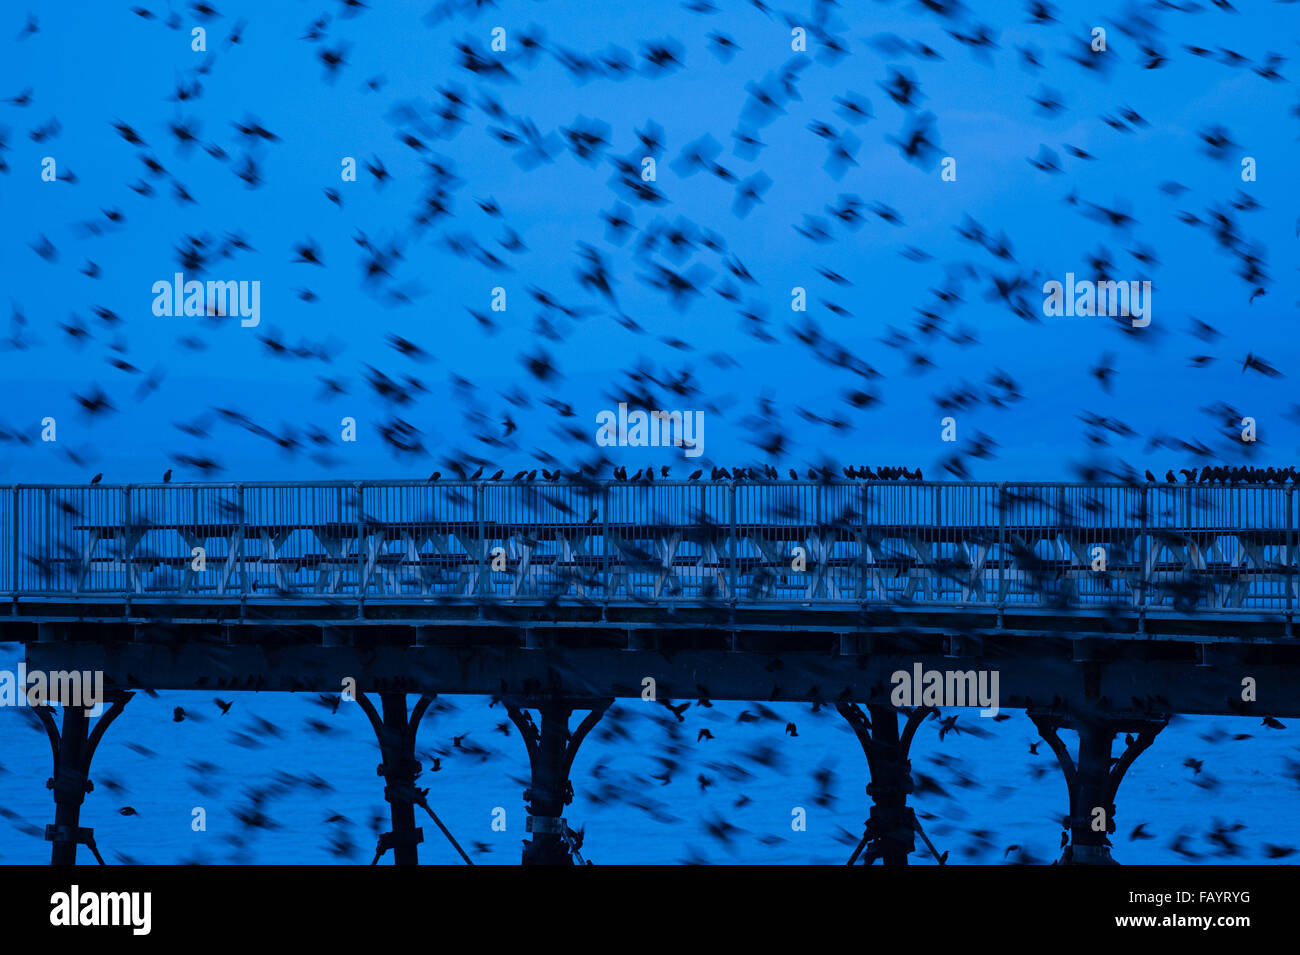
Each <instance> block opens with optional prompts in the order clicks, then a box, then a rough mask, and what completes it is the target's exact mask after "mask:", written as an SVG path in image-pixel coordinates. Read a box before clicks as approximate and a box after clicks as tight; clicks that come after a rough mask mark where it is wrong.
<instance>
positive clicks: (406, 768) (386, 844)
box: [357, 690, 433, 865]
mask: <svg viewBox="0 0 1300 955" xmlns="http://www.w3.org/2000/svg"><path fill="white" fill-rule="evenodd" d="M357 702H358V703H360V704H361V709H362V710H364V711H365V714H366V716H367V717H368V718H369V720H370V725H371V727H372V728H373V729H374V731H375V738H376V739H377V740H378V741H379V754H380V758H381V759H382V760H383V762H381V763H380V764H379V767H378V769H377V770H376V773H377V774H378V775H380V776H383V777H384V799H386V800H388V811H389V815H390V817H391V818H392V822H393V828H392V831H390V832H385V833H384V834H383V835H381V836H380V837H379V845H378V846H377V848H376V851H375V861H376V862H377V861H378V860H379V857H380V856H382V855H383V854H384V853H385V852H386V851H387V850H389V849H392V850H393V864H394V865H419V864H420V854H419V849H418V846H419V845H420V843H421V842H423V841H424V830H423V829H421V828H419V827H418V826H416V824H415V807H416V806H417V805H419V804H420V803H422V802H424V797H425V795H426V793H427V792H428V790H420V789H417V788H416V786H415V781H416V780H417V779H418V778H419V776H420V770H421V766H420V764H419V762H418V761H417V760H416V758H415V734H416V732H417V731H418V730H419V728H420V720H421V719H422V718H423V717H424V714H425V711H426V710H427V709H428V708H429V704H430V703H432V702H433V699H432V697H428V696H422V697H420V700H419V702H417V703H416V704H415V706H414V707H413V708H412V710H411V715H410V718H409V719H408V718H407V715H406V693H405V692H403V691H401V690H385V691H383V692H381V693H380V694H379V702H380V706H381V707H382V708H383V716H382V717H381V716H380V714H379V713H378V712H376V710H375V706H374V704H373V703H371V702H370V701H369V700H368V699H366V696H365V694H364V693H358V694H357Z"/></svg>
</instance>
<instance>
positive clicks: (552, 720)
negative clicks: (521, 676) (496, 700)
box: [506, 698, 614, 865]
mask: <svg viewBox="0 0 1300 955" xmlns="http://www.w3.org/2000/svg"><path fill="white" fill-rule="evenodd" d="M613 702H614V701H613V700H612V699H606V700H597V701H594V702H593V701H587V702H583V701H580V700H572V699H564V698H547V699H544V700H541V701H540V702H539V703H538V704H537V705H536V706H535V707H533V708H534V709H536V710H537V715H538V719H537V722H536V723H534V722H533V718H532V715H531V714H529V713H527V712H526V711H525V710H524V709H523V708H521V707H520V706H516V705H512V704H509V703H507V704H506V712H507V713H508V714H509V715H510V719H511V720H512V721H513V722H514V724H515V726H516V727H518V729H519V735H520V736H522V737H523V738H524V745H525V746H526V747H527V748H528V762H529V764H530V765H531V767H532V785H531V786H529V788H528V789H527V790H525V791H524V800H525V801H526V802H527V803H528V832H529V833H531V835H532V839H531V840H530V841H528V842H525V843H524V852H523V860H522V861H523V864H524V865H573V854H574V852H576V851H577V849H578V848H579V845H578V844H574V841H573V833H572V831H571V830H570V829H569V828H568V824H567V823H566V822H565V820H564V807H565V806H566V805H568V804H569V803H571V802H572V801H573V784H572V783H571V782H570V781H569V772H570V770H572V768H573V759H574V757H575V756H577V755H578V747H579V746H580V745H581V744H582V741H583V739H585V738H586V736H587V734H588V733H590V732H591V730H592V728H593V727H594V726H595V725H596V723H598V722H599V721H600V718H601V717H602V716H604V715H605V711H606V710H607V709H609V707H610V705H611V704H612V703H613ZM579 709H585V710H587V711H588V712H587V715H586V716H584V717H583V719H582V722H581V723H579V724H578V726H577V728H576V729H574V730H572V731H570V730H569V717H570V716H571V715H572V713H573V711H574V710H579Z"/></svg>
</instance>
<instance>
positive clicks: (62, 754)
mask: <svg viewBox="0 0 1300 955" xmlns="http://www.w3.org/2000/svg"><path fill="white" fill-rule="evenodd" d="M133 695H134V694H132V693H127V692H124V691H118V690H110V691H108V692H107V693H105V694H104V702H106V703H108V704H109V707H108V710H107V711H106V712H105V713H103V715H101V716H100V717H99V718H98V719H97V720H96V721H95V726H94V728H93V729H92V728H91V726H90V716H89V714H88V713H87V711H86V710H85V709H83V708H82V707H79V706H64V707H63V731H62V732H60V731H59V726H58V724H57V723H56V722H55V720H54V715H53V714H52V713H51V712H50V708H49V707H48V706H45V705H41V706H37V707H35V712H36V715H37V716H38V717H39V718H40V720H41V724H42V725H43V726H44V727H45V735H46V736H48V737H49V739H50V749H51V751H52V754H53V756H54V775H53V776H51V777H50V778H49V779H48V780H47V781H46V783H45V786H46V788H47V789H51V790H53V792H54V825H52V826H46V827H45V839H46V841H48V842H50V843H51V844H52V845H51V848H50V865H76V864H77V846H78V845H85V846H87V847H89V849H90V851H91V852H93V853H94V854H95V858H96V859H97V860H98V861H99V862H100V864H103V861H104V860H103V859H102V858H100V855H99V849H98V848H97V847H96V846H95V830H94V829H91V828H83V827H82V826H81V804H82V803H83V802H84V801H85V799H86V794H87V793H89V792H93V791H94V789H95V785H94V783H92V782H91V781H90V761H91V760H92V759H93V758H94V756H95V750H96V749H97V748H98V746H99V742H100V740H102V739H103V738H104V733H105V732H107V730H108V728H109V726H111V725H112V723H113V721H114V720H115V719H117V718H118V716H119V715H120V714H121V712H122V710H123V708H125V706H126V704H127V702H128V701H129V700H130V699H131V697H132V696H133Z"/></svg>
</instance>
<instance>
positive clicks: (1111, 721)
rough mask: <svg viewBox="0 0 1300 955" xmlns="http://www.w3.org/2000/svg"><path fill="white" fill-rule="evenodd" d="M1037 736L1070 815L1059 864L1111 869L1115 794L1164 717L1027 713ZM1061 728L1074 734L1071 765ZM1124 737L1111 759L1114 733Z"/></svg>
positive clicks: (1163, 720)
mask: <svg viewBox="0 0 1300 955" xmlns="http://www.w3.org/2000/svg"><path fill="white" fill-rule="evenodd" d="M1029 718H1030V719H1031V720H1033V721H1034V726H1035V727H1037V728H1038V735H1040V736H1041V737H1042V738H1043V739H1045V740H1046V741H1047V745H1049V746H1050V747H1052V752H1053V753H1055V754H1056V760H1057V762H1058V763H1060V765H1061V771H1062V772H1063V773H1064V774H1065V786H1066V789H1067V791H1068V792H1069V797H1070V815H1069V817H1068V818H1067V819H1066V821H1065V828H1066V830H1067V831H1068V832H1069V843H1068V844H1067V845H1066V846H1065V847H1064V850H1063V851H1062V853H1061V858H1060V860H1059V863H1058V864H1060V865H1117V864H1118V863H1116V862H1115V860H1114V859H1112V858H1111V855H1110V839H1109V835H1110V833H1112V832H1114V831H1115V794H1116V792H1117V791H1118V790H1119V784H1120V783H1121V782H1122V781H1123V779H1124V774H1125V773H1126V772H1128V768H1129V767H1130V766H1132V765H1133V761H1134V760H1135V759H1137V758H1138V756H1139V755H1140V754H1141V753H1142V752H1143V751H1145V750H1146V749H1147V747H1149V746H1150V745H1151V744H1152V743H1153V742H1155V738H1156V734H1157V733H1159V732H1160V731H1161V730H1162V729H1164V727H1165V725H1166V724H1167V723H1168V722H1169V720H1168V717H1166V718H1164V719H1118V718H1114V717H1107V716H1102V715H1100V714H1070V715H1061V714H1054V713H1035V712H1030V713H1029ZM1062 729H1069V730H1073V731H1074V732H1076V733H1077V734H1078V735H1079V757H1078V760H1077V761H1076V760H1075V759H1074V758H1072V757H1071V756H1070V751H1069V750H1068V749H1067V748H1066V746H1065V744H1064V743H1063V742H1061V738H1060V736H1059V735H1058V733H1059V731H1060V730H1062ZM1120 733H1125V734H1127V736H1126V744H1125V747H1124V752H1123V753H1122V754H1121V755H1120V756H1119V758H1118V759H1115V760H1114V761H1113V765H1112V760H1111V746H1112V744H1113V743H1114V740H1115V737H1116V735H1118V734H1120Z"/></svg>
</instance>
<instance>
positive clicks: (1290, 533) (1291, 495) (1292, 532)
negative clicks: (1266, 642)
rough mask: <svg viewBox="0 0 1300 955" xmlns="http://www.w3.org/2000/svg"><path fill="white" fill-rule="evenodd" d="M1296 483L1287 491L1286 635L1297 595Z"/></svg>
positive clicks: (1283, 580)
mask: <svg viewBox="0 0 1300 955" xmlns="http://www.w3.org/2000/svg"><path fill="white" fill-rule="evenodd" d="M1295 490H1296V489H1295V485H1292V486H1291V487H1290V488H1288V489H1287V492H1286V572H1285V573H1284V574H1283V575H1282V582H1283V584H1284V585H1285V586H1286V635H1287V636H1288V637H1289V636H1291V614H1292V611H1293V603H1292V602H1293V599H1294V595H1295V576H1294V575H1293V573H1292V570H1291V568H1292V566H1293V565H1294V564H1295V562H1296V559H1295V558H1296V554H1295V548H1296V526H1295Z"/></svg>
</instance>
